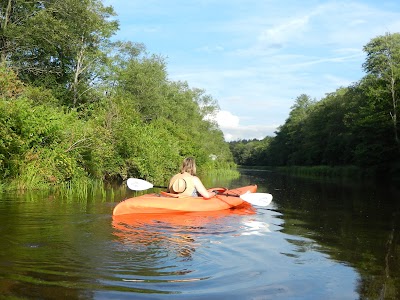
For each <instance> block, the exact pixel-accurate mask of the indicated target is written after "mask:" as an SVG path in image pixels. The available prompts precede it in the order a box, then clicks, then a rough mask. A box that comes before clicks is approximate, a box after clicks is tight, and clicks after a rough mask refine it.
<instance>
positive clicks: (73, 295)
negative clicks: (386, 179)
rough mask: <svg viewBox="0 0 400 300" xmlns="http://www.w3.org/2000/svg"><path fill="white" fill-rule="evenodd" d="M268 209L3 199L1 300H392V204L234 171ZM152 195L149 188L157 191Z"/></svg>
mask: <svg viewBox="0 0 400 300" xmlns="http://www.w3.org/2000/svg"><path fill="white" fill-rule="evenodd" d="M205 183H206V185H207V186H216V187H217V186H224V187H237V186H242V185H248V184H257V185H258V186H259V189H258V191H259V192H269V193H271V194H273V195H274V201H273V203H272V204H271V205H270V206H268V207H266V208H260V207H258V208H255V207H251V206H248V207H244V208H242V209H239V210H228V211H225V212H216V213H202V214H193V213H192V214H176V215H168V216H163V215H158V216H142V217H135V218H129V217H128V218H120V219H113V218H112V216H111V212H112V209H113V207H114V206H115V205H116V204H117V203H118V202H119V201H121V200H123V199H125V198H127V197H131V196H133V195H134V193H133V192H130V191H127V190H126V188H124V187H121V188H119V189H114V190H111V189H110V190H107V195H106V196H104V195H99V196H91V197H88V199H85V200H79V199H68V200H66V199H61V198H57V197H55V196H52V195H41V194H25V195H15V194H3V195H1V196H0V235H1V247H0V298H1V299H3V298H5V299H224V298H226V299H399V298H400V271H399V270H400V240H399V223H400V218H399V212H400V201H399V199H400V193H399V190H398V189H396V188H395V187H393V186H392V187H390V186H388V185H385V184H380V185H375V184H368V185H365V184H358V185H356V184H349V183H334V182H330V183H327V182H316V181H312V180H304V179H298V178H291V177H287V176H282V175H278V174H275V173H271V172H265V171H246V170H242V176H241V177H240V178H239V179H235V180H233V181H232V180H231V181H230V180H226V179H216V178H209V179H205ZM155 184H157V183H155Z"/></svg>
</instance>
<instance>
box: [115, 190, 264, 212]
mask: <svg viewBox="0 0 400 300" xmlns="http://www.w3.org/2000/svg"><path fill="white" fill-rule="evenodd" d="M210 190H213V189H210ZM216 190H221V189H220V188H216ZM256 191H257V186H256V185H250V186H245V187H240V188H236V189H231V190H225V191H224V192H222V193H220V194H218V195H216V196H215V197H212V198H210V199H204V198H203V197H190V196H182V195H175V194H168V193H165V192H162V193H159V194H157V193H153V194H145V195H142V196H138V197H133V198H129V199H126V200H124V201H122V202H120V203H118V204H117V205H116V206H115V208H114V210H113V215H114V216H116V215H124V214H143V213H147V214H163V213H173V212H180V211H184V212H201V211H203V212H205V211H218V210H224V209H230V208H233V207H237V206H239V205H241V204H243V203H244V200H243V199H241V198H240V195H242V194H244V193H247V192H251V193H254V192H256Z"/></svg>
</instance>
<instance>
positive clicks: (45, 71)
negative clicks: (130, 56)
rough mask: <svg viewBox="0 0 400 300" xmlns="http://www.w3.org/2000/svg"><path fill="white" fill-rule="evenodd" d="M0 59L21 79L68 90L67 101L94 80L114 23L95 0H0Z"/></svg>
mask: <svg viewBox="0 0 400 300" xmlns="http://www.w3.org/2000/svg"><path fill="white" fill-rule="evenodd" d="M0 9H1V10H0V22H1V23H0V26H1V27H0V29H1V31H0V52H1V61H2V62H4V63H7V65H9V66H11V67H12V68H13V69H15V70H17V71H18V74H19V76H20V78H21V79H22V80H23V81H25V82H32V83H35V84H39V85H44V86H47V87H51V88H52V89H55V88H56V87H58V88H59V89H61V90H64V93H65V92H69V94H70V96H69V97H70V98H69V100H68V101H69V102H70V105H71V106H76V105H78V104H79V102H84V100H82V96H83V95H84V94H85V93H86V92H87V90H88V89H90V87H91V85H93V83H94V82H96V80H97V78H98V76H99V72H100V71H101V66H102V62H103V61H104V60H105V52H104V48H105V46H106V45H107V43H108V42H109V38H110V36H111V35H112V34H113V33H114V32H115V31H116V30H117V28H118V23H117V22H116V21H115V20H110V18H111V17H112V16H113V15H114V11H113V9H112V7H104V6H103V5H102V3H101V1H99V0H44V1H22V0H7V1H2V3H1V4H0Z"/></svg>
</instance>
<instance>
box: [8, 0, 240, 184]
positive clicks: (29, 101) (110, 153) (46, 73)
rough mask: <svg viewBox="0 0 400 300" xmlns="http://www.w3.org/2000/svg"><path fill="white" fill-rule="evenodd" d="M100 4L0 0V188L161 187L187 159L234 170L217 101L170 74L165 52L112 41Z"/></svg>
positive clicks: (107, 11)
mask: <svg viewBox="0 0 400 300" xmlns="http://www.w3.org/2000/svg"><path fill="white" fill-rule="evenodd" d="M118 26H119V25H118V21H117V19H116V16H115V12H114V10H113V8H112V7H107V6H104V5H103V4H102V2H101V1H98V0H47V1H23V0H7V1H1V4H0V190H1V189H3V190H4V189H16V190H29V189H46V188H48V187H54V186H70V185H71V184H73V183H77V182H90V181H92V180H98V181H103V182H104V181H105V182H116V181H119V182H121V181H122V180H125V179H127V178H128V177H137V178H144V179H147V180H150V181H152V182H155V183H158V184H161V183H163V182H164V180H166V178H169V177H170V176H171V175H172V174H174V173H176V172H177V170H178V169H179V166H180V164H181V162H182V159H183V158H184V157H187V156H193V157H195V158H196V162H197V165H198V169H199V170H202V171H204V172H205V171H211V170H224V172H229V171H231V172H236V170H235V164H234V162H233V156H232V154H231V152H230V150H229V145H228V144H227V143H226V142H225V141H224V137H223V133H222V131H221V130H220V129H219V127H218V125H217V124H216V123H215V122H214V121H212V120H213V118H212V116H213V115H214V114H216V113H217V112H218V110H219V106H218V103H217V101H216V100H215V99H213V98H212V97H211V96H210V95H207V94H206V93H205V91H204V90H201V89H197V88H193V87H190V86H189V85H188V83H187V82H174V81H171V80H169V78H168V73H167V64H166V61H165V59H164V58H163V57H161V56H160V55H155V54H151V53H148V51H147V50H146V47H145V45H143V44H140V43H132V42H121V41H115V40H113V39H112V37H113V35H115V33H116V32H117V30H118Z"/></svg>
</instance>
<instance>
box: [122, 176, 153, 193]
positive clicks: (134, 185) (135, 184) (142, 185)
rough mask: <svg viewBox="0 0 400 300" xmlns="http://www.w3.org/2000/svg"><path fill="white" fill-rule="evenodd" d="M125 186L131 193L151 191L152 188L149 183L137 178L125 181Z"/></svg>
mask: <svg viewBox="0 0 400 300" xmlns="http://www.w3.org/2000/svg"><path fill="white" fill-rule="evenodd" d="M126 185H127V186H128V188H129V189H131V190H133V191H144V190H148V189H151V188H152V187H153V184H151V183H150V182H148V181H146V180H143V179H137V178H129V179H128V180H127V181H126Z"/></svg>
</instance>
